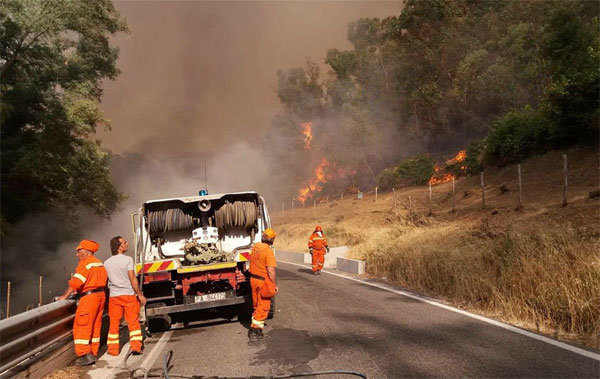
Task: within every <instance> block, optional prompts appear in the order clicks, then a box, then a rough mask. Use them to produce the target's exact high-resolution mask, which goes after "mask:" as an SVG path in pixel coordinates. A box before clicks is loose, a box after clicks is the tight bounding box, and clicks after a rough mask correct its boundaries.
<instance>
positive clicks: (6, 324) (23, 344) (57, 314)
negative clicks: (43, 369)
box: [0, 300, 77, 377]
mask: <svg viewBox="0 0 600 379" xmlns="http://www.w3.org/2000/svg"><path fill="white" fill-rule="evenodd" d="M76 309H77V305H76V303H75V300H62V301H57V302H55V303H51V304H47V305H43V306H41V307H39V308H35V309H32V310H30V311H27V312H24V313H21V314H18V315H15V316H12V317H9V318H6V319H4V320H0V340H1V341H2V345H1V346H0V376H2V377H3V376H4V374H5V372H6V371H7V370H11V369H13V368H15V367H16V366H19V365H21V364H23V363H25V362H26V361H27V360H29V359H31V358H33V357H36V356H38V355H41V354H43V352H44V351H45V350H46V349H48V348H50V347H51V346H53V345H56V344H58V343H62V342H64V341H66V340H70V338H71V335H72V326H73V319H74V318H75V311H76Z"/></svg>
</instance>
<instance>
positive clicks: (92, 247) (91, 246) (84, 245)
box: [75, 240, 100, 253]
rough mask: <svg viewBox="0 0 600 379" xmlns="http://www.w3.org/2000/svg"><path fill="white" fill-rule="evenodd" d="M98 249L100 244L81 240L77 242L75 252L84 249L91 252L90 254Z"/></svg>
mask: <svg viewBox="0 0 600 379" xmlns="http://www.w3.org/2000/svg"><path fill="white" fill-rule="evenodd" d="M99 248H100V244H98V242H96V241H92V240H83V241H81V242H79V245H77V249H75V250H79V249H85V250H89V251H91V252H92V253H95V252H96V251H98V249H99Z"/></svg>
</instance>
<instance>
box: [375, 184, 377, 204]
mask: <svg viewBox="0 0 600 379" xmlns="http://www.w3.org/2000/svg"><path fill="white" fill-rule="evenodd" d="M375 202H376V203H377V187H375Z"/></svg>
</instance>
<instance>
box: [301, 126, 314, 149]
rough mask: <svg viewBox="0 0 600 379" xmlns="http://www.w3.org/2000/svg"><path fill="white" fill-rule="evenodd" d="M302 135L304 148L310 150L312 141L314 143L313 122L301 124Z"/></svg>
mask: <svg viewBox="0 0 600 379" xmlns="http://www.w3.org/2000/svg"><path fill="white" fill-rule="evenodd" d="M301 126H302V134H304V136H305V137H304V148H305V149H306V150H310V141H312V138H313V135H312V122H304V123H302V124H301Z"/></svg>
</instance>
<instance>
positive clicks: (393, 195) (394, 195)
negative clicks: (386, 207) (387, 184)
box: [392, 188, 396, 213]
mask: <svg viewBox="0 0 600 379" xmlns="http://www.w3.org/2000/svg"><path fill="white" fill-rule="evenodd" d="M392 197H393V200H394V213H395V212H396V189H395V188H392Z"/></svg>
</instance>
